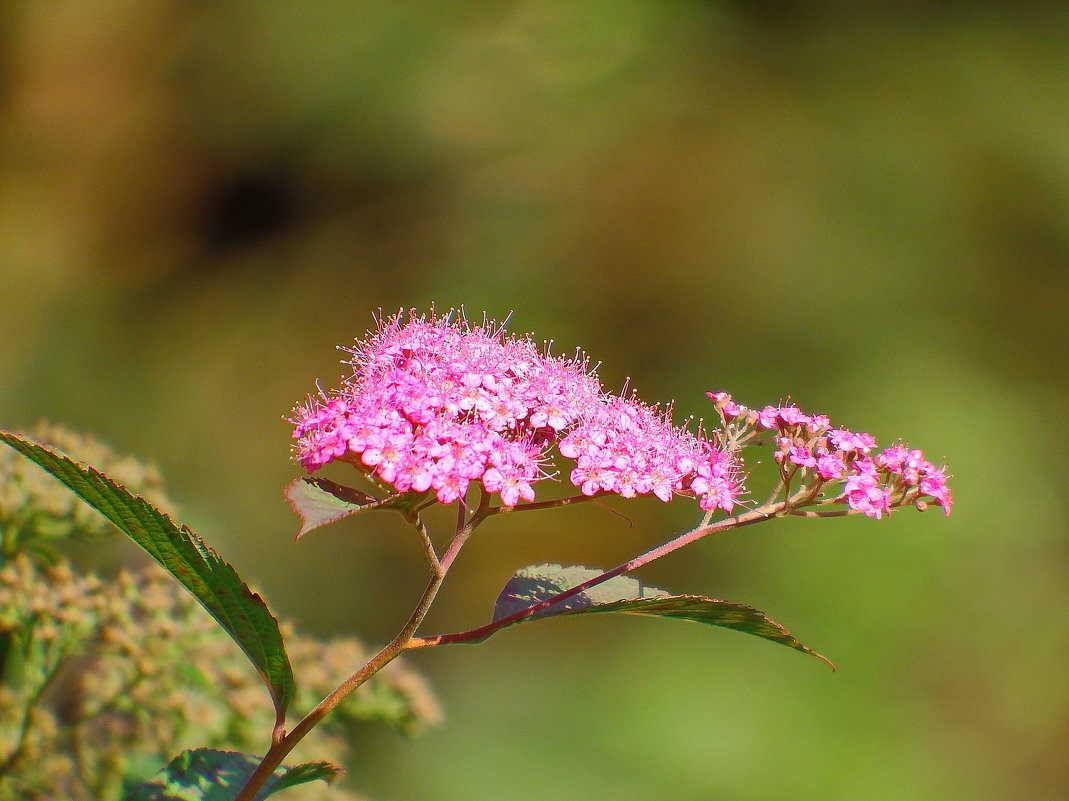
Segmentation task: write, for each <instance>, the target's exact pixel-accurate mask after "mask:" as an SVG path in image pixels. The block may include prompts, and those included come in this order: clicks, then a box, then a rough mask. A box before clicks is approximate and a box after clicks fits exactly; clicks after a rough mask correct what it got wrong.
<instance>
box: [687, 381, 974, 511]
mask: <svg viewBox="0 0 1069 801" xmlns="http://www.w3.org/2000/svg"><path fill="white" fill-rule="evenodd" d="M707 394H708V396H709V398H710V399H711V400H712V401H713V403H714V404H715V405H716V407H717V409H718V410H719V411H720V413H721V415H722V416H723V418H724V420H725V422H728V421H731V422H732V423H733V424H734V425H736V426H742V427H753V428H754V429H756V430H758V431H769V432H774V433H775V442H776V456H775V458H776V462H777V463H779V464H780V465H789V466H793V467H795V468H797V469H798V470H799V471H804V475H803V477H805V476H806V475H807V476H809V477H812V478H813V479H814V480H815V481H817V482H821V483H822V482H842V483H843V488H842V494H841V495H840V496H839V499H840V500H841V501H842V502H844V503H846V504H847V506H849V507H850V508H851V509H853V510H855V511H857V512H862V513H864V514H865V515H867V516H868V517H875V518H879V517H881V516H882V515H884V514H885V513H886V514H889V513H890V511H891V507H892V506H902V505H904V504H906V503H914V504H918V505H922V508H923V504H924V503H925V499H926V498H928V499H931V500H933V501H935V503H937V504H938V505H940V506H942V507H943V511H944V512H945V513H946V514H950V506H951V504H952V502H953V499H952V496H951V492H950V488H949V487H948V486H947V475H946V471H945V469H944V468H942V467H936V466H935V465H933V464H932V463H931V462H928V461H926V460H925V458H924V454H923V453H922V452H921V451H919V450H915V449H914V450H909V449H907V448H906V447H904V446H903V445H894V446H892V447H890V448H885V449H883V450H882V451H880V452H879V453H876V454H875V455H873V452H874V451H875V449H876V439H875V438H874V437H873V436H872V435H870V434H859V433H854V432H852V431H847V430H846V429H842V428H832V427H831V422H830V421H829V420H828V418H827V417H826V416H824V415H822V414H817V415H809V414H805V413H804V412H802V411H801V410H800V409H799V408H798V407H796V406H790V405H785V406H766V407H765V408H764V409H761V410H760V411H753V410H750V409H747V408H746V407H745V406H742V405H740V404H737V403H735V401H733V400H732V398H731V396H730V395H728V394H727V393H726V392H709V393H707Z"/></svg>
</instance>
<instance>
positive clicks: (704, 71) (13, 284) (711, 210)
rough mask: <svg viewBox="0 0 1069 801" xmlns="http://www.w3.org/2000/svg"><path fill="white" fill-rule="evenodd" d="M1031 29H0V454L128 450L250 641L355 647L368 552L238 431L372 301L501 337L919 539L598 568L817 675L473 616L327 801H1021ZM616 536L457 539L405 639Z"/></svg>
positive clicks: (794, 18)
mask: <svg viewBox="0 0 1069 801" xmlns="http://www.w3.org/2000/svg"><path fill="white" fill-rule="evenodd" d="M1067 41H1069V7H1066V6H1065V5H1064V4H1063V3H1026V4H1019V3H996V2H989V3H966V2H920V0H917V1H915V2H907V3H897V4H892V5H890V6H888V7H887V8H881V7H880V6H879V5H878V4H872V5H871V6H870V5H866V4H852V3H842V2H831V1H830V0H829V1H828V2H815V3H809V4H793V3H785V2H759V3H744V2H727V0H725V1H724V2H704V3H700V2H689V1H684V0H666V2H657V3H648V2H635V1H628V0H617V2H608V1H607V0H602V1H600V2H599V1H597V0H589V1H587V0H582V1H580V2H561V1H556V0H539V1H538V2H534V1H533V0H532V1H530V2H517V1H516V0H498V1H497V2H466V3H465V2H459V3H438V2H404V1H403V0H394V1H393V2H388V3H386V2H352V1H347V2H340V1H337V2H335V1H333V0H331V1H325V2H317V3H262V2H253V0H223V1H220V2H195V1H194V0H186V2H172V3H161V2H142V1H141V0H96V2H89V1H87V0H48V1H47V2H45V1H44V0H41V1H40V2H29V1H27V0H5V2H4V3H3V4H0V425H3V426H5V427H15V426H28V425H30V424H32V423H33V422H34V421H35V420H37V419H38V418H42V417H44V418H48V419H50V420H52V421H54V422H63V423H66V424H68V425H70V426H72V427H74V428H76V429H80V430H84V431H89V432H93V433H95V434H97V435H99V436H100V437H102V438H103V439H105V440H106V441H108V442H110V443H111V444H112V445H114V446H115V447H116V448H118V449H119V450H121V451H127V452H133V453H137V454H141V455H144V456H149V457H152V458H154V459H155V460H156V461H157V463H158V464H159V465H160V466H161V468H162V469H163V471H164V473H165V475H166V476H168V478H169V483H170V487H171V490H172V495H174V496H175V497H176V498H177V499H178V500H179V502H180V503H181V504H182V508H183V517H184V519H185V520H186V521H187V522H189V523H190V524H192V525H193V527H194V528H196V529H197V530H199V531H200V532H201V533H203V534H204V535H205V536H206V537H207V538H208V539H209V540H210V541H211V542H213V543H214V544H216V545H217V546H218V547H219V549H220V550H221V551H222V553H223V554H224V556H226V557H227V558H228V559H229V560H230V561H232V562H234V563H235V564H236V565H237V566H238V567H239V568H240V569H241V570H242V572H243V573H245V574H246V575H247V576H248V578H249V579H250V581H252V582H253V583H254V584H255V585H256V586H257V587H258V588H259V589H260V590H261V591H262V592H263V593H264V594H265V595H266V597H267V598H268V599H269V601H270V602H271V604H272V606H273V608H275V609H276V611H277V612H278V613H279V614H281V615H284V616H286V617H289V618H292V619H295V620H296V621H297V622H298V624H299V625H300V626H302V627H303V628H304V629H305V630H307V631H309V632H313V633H320V634H330V633H335V632H356V633H359V634H360V635H362V636H364V637H366V638H369V639H372V640H383V639H385V638H387V637H389V636H391V635H392V633H393V632H395V631H396V629H397V628H398V627H399V626H400V624H401V623H402V622H403V619H404V618H405V617H406V616H407V611H408V608H409V606H410V604H411V603H412V601H413V600H414V598H415V597H416V595H417V594H418V592H419V589H420V588H421V586H422V582H423V578H424V577H423V568H422V566H421V564H420V561H419V548H418V545H417V543H416V541H415V538H414V535H413V534H412V533H411V532H410V531H408V530H406V529H405V527H404V526H403V524H402V523H401V521H400V520H394V519H392V518H390V517H386V516H383V517H377V516H367V517H363V518H360V517H358V518H355V519H350V520H348V521H344V522H342V523H340V524H338V525H336V526H333V527H331V528H328V529H324V530H322V531H319V532H316V534H315V535H314V536H309V537H308V538H307V539H306V540H302V541H301V542H300V543H299V544H297V545H294V543H293V541H292V537H293V533H294V531H295V529H296V523H295V519H294V518H293V517H292V515H291V513H290V511H289V510H288V508H287V507H286V505H285V504H284V503H283V501H282V499H281V490H282V487H283V486H284V484H285V483H286V482H287V481H289V480H290V479H291V478H292V477H294V476H296V475H298V473H299V470H298V469H297V468H296V467H295V466H294V465H293V464H292V463H290V462H289V461H288V455H289V451H288V448H289V433H290V432H289V429H288V427H287V424H286V423H285V422H284V420H283V416H284V415H285V414H287V412H288V411H289V409H290V408H291V407H292V405H293V404H294V403H295V402H296V401H298V400H300V399H301V398H303V396H304V395H305V394H306V393H308V392H310V391H314V388H315V381H316V380H317V379H320V380H321V381H322V382H323V385H324V386H330V385H332V384H333V383H334V382H335V381H336V380H337V378H338V377H339V376H340V375H341V373H342V372H343V368H342V366H341V365H339V363H338V362H339V359H340V358H341V355H342V354H339V353H338V351H336V350H335V346H336V345H337V344H339V343H348V342H351V341H352V339H353V338H354V337H356V336H359V335H361V334H362V333H363V332H364V331H365V330H366V329H367V328H368V327H369V326H370V325H371V323H372V318H371V315H372V313H373V312H374V311H375V310H377V309H379V308H380V307H382V308H384V309H386V310H388V311H389V310H394V309H397V308H399V307H402V306H403V307H410V306H412V307H416V308H421V309H422V308H427V307H428V305H429V304H430V303H431V302H435V303H437V305H438V307H439V308H440V309H444V308H448V307H450V306H455V305H459V304H464V305H465V306H466V308H467V310H468V313H469V315H470V316H473V317H480V316H481V314H482V312H483V311H486V312H488V313H489V314H490V315H492V316H495V317H498V318H499V319H500V318H501V317H503V316H504V315H506V314H508V313H509V312H510V311H511V312H512V313H513V316H512V321H511V327H512V328H513V329H515V330H519V331H532V332H534V334H535V336H536V337H537V338H539V339H553V340H554V342H555V344H554V348H555V350H557V351H558V352H562V351H570V350H572V349H574V348H575V347H577V346H578V347H583V348H584V349H585V350H586V351H587V352H588V353H590V354H591V356H592V357H593V359H594V360H597V361H601V362H603V367H602V369H601V375H602V377H603V379H604V381H605V383H606V384H607V385H608V386H620V385H621V384H622V383H623V381H624V380H625V379H626V378H628V377H630V379H631V382H632V384H633V385H634V386H636V387H637V388H638V389H639V391H640V392H641V394H642V395H643V397H644V398H646V399H647V400H649V401H666V400H668V399H670V398H676V399H677V409H678V411H679V413H680V414H681V415H689V414H693V415H702V414H707V413H708V412H709V407H708V405H707V401H706V399H705V397H704V394H703V393H704V392H705V391H706V390H713V389H726V390H728V391H731V392H732V393H733V394H734V395H735V396H736V398H738V399H739V400H740V401H743V402H746V403H748V404H750V405H756V406H760V405H763V404H764V403H769V402H776V401H778V400H780V399H782V398H785V397H787V396H791V397H792V398H793V399H794V400H795V401H796V402H797V403H798V404H799V405H801V406H803V408H806V409H810V410H812V411H823V412H826V413H828V414H830V415H832V417H833V419H834V420H836V421H837V422H840V423H841V424H843V425H845V426H848V427H852V428H856V429H862V430H868V431H871V432H872V433H874V434H875V435H877V437H878V438H879V439H880V440H881V441H882V442H889V441H891V440H893V439H895V438H897V437H900V436H901V437H905V438H908V439H909V440H911V441H912V442H913V443H914V444H915V445H917V446H919V447H922V448H924V449H925V451H926V452H927V453H928V454H929V456H930V457H932V458H933V459H936V460H941V459H943V458H947V459H949V462H950V465H951V471H952V472H953V473H954V474H955V479H954V488H955V493H956V500H957V505H956V507H955V509H954V514H953V515H952V516H951V517H950V518H949V519H946V520H944V519H943V518H942V516H941V515H940V514H939V513H938V510H933V511H929V512H927V513H925V514H917V513H911V512H908V511H906V512H901V513H897V514H895V515H894V516H893V517H892V518H891V519H890V520H885V521H881V522H874V521H869V520H858V519H855V518H851V519H837V520H831V521H807V520H787V521H776V522H774V523H769V524H766V525H763V526H758V527H754V528H749V529H746V530H744V531H742V532H739V533H737V534H730V535H727V536H725V537H723V538H721V539H719V540H717V541H704V542H702V543H700V544H698V545H697V546H694V547H693V548H691V549H689V550H688V551H683V552H681V553H679V554H676V555H674V556H672V557H670V558H669V559H668V560H666V561H665V562H664V563H663V564H662V563H657V564H655V565H652V566H650V567H649V568H647V569H646V570H644V571H643V574H642V576H641V577H642V578H643V579H645V580H646V581H648V582H650V583H653V584H658V585H661V586H666V587H669V588H671V589H672V590H675V591H680V592H684V591H687V592H696V593H706V594H710V595H714V596H717V597H723V598H729V599H731V600H737V601H743V602H747V603H751V604H753V605H756V606H758V607H759V608H762V609H765V610H767V611H768V612H769V613H770V614H772V615H773V616H774V617H776V618H777V619H778V620H780V621H781V622H782V623H784V624H785V625H787V626H788V627H789V628H790V629H791V630H792V631H793V632H794V633H795V634H796V635H798V636H799V637H801V638H802V639H803V640H804V641H805V642H807V643H808V644H810V645H811V646H813V647H814V648H816V649H817V650H819V651H822V652H823V653H826V654H828V655H829V656H830V657H831V658H832V659H834V660H835V661H836V662H837V664H838V666H839V672H838V673H831V672H829V671H828V670H827V669H826V668H825V667H824V666H823V665H821V664H820V663H819V662H817V661H816V660H810V659H807V658H806V657H804V656H801V655H799V654H797V653H795V652H792V651H789V650H787V649H782V648H777V647H774V646H772V645H770V644H768V643H765V642H763V641H761V640H757V639H755V638H748V637H742V636H739V635H736V634H732V633H730V632H727V631H722V630H716V629H712V630H711V629H706V628H704V627H701V626H695V625H687V624H682V623H666V622H659V621H650V620H642V619H632V618H622V619H620V620H613V619H591V620H562V621H547V622H544V623H540V624H537V625H531V626H529V627H519V628H517V629H514V630H509V631H507V632H504V633H502V634H500V635H498V637H496V638H494V639H492V640H490V641H488V642H487V643H485V644H483V645H480V646H478V647H460V646H458V647H455V648H453V649H448V648H443V649H432V650H430V651H428V652H426V653H420V654H417V655H414V657H413V662H414V663H415V664H416V665H417V666H418V667H420V668H421V669H422V670H424V671H425V672H426V673H427V674H428V675H429V676H430V677H431V679H432V680H433V682H434V683H435V685H436V687H437V688H438V690H439V692H440V694H441V697H442V701H443V704H444V706H445V707H446V709H447V713H448V720H447V722H446V724H445V725H444V726H443V727H442V728H441V729H439V730H436V731H433V732H431V733H430V734H428V735H426V736H424V737H422V738H420V739H418V740H415V741H413V742H405V741H403V740H400V739H398V738H397V737H395V736H393V735H391V734H389V733H388V732H384V731H383V732H379V731H369V733H368V734H367V735H366V738H367V739H366V741H365V742H362V743H358V744H357V746H358V749H359V751H360V753H361V756H360V758H359V760H358V762H357V763H356V764H353V765H351V766H349V767H350V769H351V775H352V778H353V780H354V782H355V783H356V785H357V786H359V787H362V788H364V789H366V790H367V791H368V792H369V793H370V794H373V795H374V796H375V797H377V798H380V799H399V800H400V799H436V800H440V801H454V800H456V801H459V800H460V799H464V801H481V800H482V799H486V800H487V801H489V800H490V799H497V798H501V797H521V798H522V797H535V796H540V795H543V794H546V795H552V796H553V797H554V798H556V799H560V801H572V800H573V799H574V800H575V801H578V799H590V798H611V799H615V800H616V801H631V800H632V799H633V800H634V801H646V799H650V798H670V799H674V801H691V800H693V801H709V800H710V799H731V801H750V800H752V801H765V800H768V799H786V798H790V799H794V800H795V801H808V800H812V801H834V800H836V799H842V800H843V801H847V800H848V801H869V800H870V799H888V801H890V800H891V799H894V801H904V800H905V799H933V798H938V799H968V800H969V801H986V800H987V799H992V800H993V799H1007V798H1013V799H1017V800H1019V801H1031V800H1032V799H1035V801H1040V800H1043V801H1047V800H1049V799H1054V798H1064V797H1067V796H1069V760H1067V759H1066V758H1065V757H1066V753H1067V752H1069V575H1067V571H1069V541H1067V536H1066V535H1067V527H1066V511H1067V510H1066V498H1065V486H1066V480H1067V478H1069V477H1067V475H1066V474H1067V470H1066V467H1067V461H1066V458H1065V446H1066V443H1067V441H1069V437H1067V436H1066V435H1067V425H1066V413H1065V400H1064V399H1065V397H1066V392H1067V389H1069V387H1067V382H1066V370H1065V363H1066V355H1067V346H1069V331H1067V320H1069V314H1067V312H1066V309H1065V304H1066V301H1067V300H1069V47H1066V42H1067ZM335 477H337V476H335ZM617 508H618V510H619V511H621V512H623V513H624V514H625V515H626V519H623V518H622V517H620V516H618V515H614V514H611V513H610V512H608V511H605V510H604V509H598V508H595V507H578V508H571V509H566V510H558V511H555V512H547V513H539V514H531V515H524V516H522V517H518V518H504V519H500V520H497V521H494V523H493V524H492V525H488V526H486V527H485V528H484V529H481V530H480V532H479V535H478V537H477V538H476V541H474V542H473V543H472V544H471V545H470V546H469V548H468V550H467V551H466V552H465V554H464V556H463V558H462V559H461V562H460V563H459V564H458V566H457V568H456V571H455V574H454V575H453V576H452V577H451V578H450V580H449V583H448V584H447V585H446V588H445V592H444V595H443V597H442V600H441V602H440V606H439V607H438V608H436V610H435V611H434V614H433V616H432V619H431V620H430V622H429V625H428V630H429V631H436V630H439V631H440V630H453V629H459V628H468V627H470V626H472V625H476V624H479V623H481V622H483V621H484V620H486V618H487V616H488V614H489V611H490V608H491V605H492V600H493V598H494V596H495V595H496V593H497V590H498V589H499V588H500V586H501V585H502V583H503V582H504V580H505V579H506V578H507V576H508V575H509V573H510V572H511V571H512V570H513V569H514V568H516V567H520V566H522V565H525V564H531V563H536V562H543V561H560V562H566V563H583V564H589V565H595V566H604V567H608V566H611V565H614V564H616V563H618V562H619V561H622V560H623V559H626V558H627V557H629V556H631V555H633V554H634V553H636V552H638V551H640V550H644V549H646V548H647V547H650V546H652V545H654V544H657V543H659V542H661V541H663V540H664V539H667V538H668V537H669V536H670V535H671V534H672V533H674V532H677V531H679V530H682V529H683V528H684V527H687V526H689V525H690V524H692V523H693V522H694V521H695V519H696V517H697V515H696V511H695V509H694V508H693V505H692V504H689V503H688V502H686V501H677V502H676V503H675V504H672V505H669V506H665V505H662V504H660V503H658V502H656V501H652V500H646V501H634V502H631V503H622V504H617ZM124 548H125V544H124V543H115V544H113V545H112V546H110V550H109V551H108V554H109V556H108V558H109V559H115V560H122V559H127V558H133V557H132V555H131V551H127V550H124ZM265 736H266V733H265Z"/></svg>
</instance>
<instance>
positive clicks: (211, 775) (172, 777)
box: [126, 748, 342, 801]
mask: <svg viewBox="0 0 1069 801" xmlns="http://www.w3.org/2000/svg"><path fill="white" fill-rule="evenodd" d="M259 764H260V760H259V759H258V758H256V757H254V756H250V755H249V754H237V753H234V752H231V751H214V750H212V749H210V748H198V749H196V750H194V751H185V752H183V753H181V754H179V755H178V756H176V757H175V758H174V759H173V760H171V762H170V764H168V765H167V767H166V768H164V769H163V770H161V771H160V772H159V773H158V774H157V775H156V776H154V777H152V779H150V780H149V781H147V782H143V783H142V784H140V785H138V786H137V787H134V788H132V790H131V791H130V792H129V793H128V794H127V795H126V801H232V799H233V798H234V795H235V794H236V793H237V791H238V790H240V789H241V787H242V785H244V784H245V782H246V781H247V780H248V778H249V776H251V775H252V772H253V771H254V770H256V767H257V765H259ZM341 772H342V771H341V768H338V767H337V766H335V765H330V764H328V763H326V762H310V763H306V764H303V765H298V766H296V767H293V768H286V767H282V768H278V769H277V770H276V771H275V774H274V777H273V778H272V779H271V780H269V781H268V782H267V784H266V785H265V786H264V789H263V790H262V791H261V792H260V793H258V794H257V795H256V801H261V799H264V798H267V797H268V796H271V795H274V794H275V793H277V792H279V791H280V790H285V789H286V788H288V787H294V786H296V785H298V784H304V783H305V782H310V781H314V780H316V779H322V780H323V781H325V782H327V783H328V784H330V783H331V782H333V781H334V780H335V779H336V778H337V777H338V776H339V775H340V774H341Z"/></svg>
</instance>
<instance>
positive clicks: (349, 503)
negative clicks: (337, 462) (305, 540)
mask: <svg viewBox="0 0 1069 801" xmlns="http://www.w3.org/2000/svg"><path fill="white" fill-rule="evenodd" d="M423 497H424V493H395V494H393V495H389V496H387V497H385V498H376V497H375V496H373V495H368V494H367V493H366V492H361V491H360V490H358V489H353V488H352V487H347V486H345V485H344V484H338V483H336V482H334V481H331V480H330V479H326V478H313V477H311V476H303V477H302V478H298V479H294V480H293V481H291V482H290V483H289V484H288V485H287V486H286V500H288V501H289V502H290V507H292V509H293V511H294V512H296V514H297V516H298V517H299V518H301V530H300V531H298V532H297V536H296V537H295V539H300V538H301V537H303V536H304V535H305V534H307V533H308V532H309V531H311V530H312V529H316V528H319V527H320V526H325V525H327V524H328V523H334V522H337V521H338V520H341V519H343V518H346V517H348V516H349V515H354V514H356V513H357V512H366V511H369V510H371V509H394V510H397V511H399V512H401V513H402V514H405V513H408V512H409V511H410V510H411V509H412V508H413V507H414V506H415V505H416V504H417V503H418V502H419V501H420V500H422V498H423Z"/></svg>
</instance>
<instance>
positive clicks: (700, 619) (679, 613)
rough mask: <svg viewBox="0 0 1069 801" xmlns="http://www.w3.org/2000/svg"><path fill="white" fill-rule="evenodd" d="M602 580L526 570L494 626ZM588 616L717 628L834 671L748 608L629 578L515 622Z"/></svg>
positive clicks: (513, 583) (508, 589) (502, 601)
mask: <svg viewBox="0 0 1069 801" xmlns="http://www.w3.org/2000/svg"><path fill="white" fill-rule="evenodd" d="M601 574H602V571H600V570H593V569H591V568H587V567H582V566H578V565H573V566H571V567H562V566H561V565H551V564H545V565H533V566H531V567H525V568H523V569H522V570H519V571H517V572H516V573H515V574H514V575H513V577H512V578H511V579H509V581H508V583H506V584H505V587H504V589H503V590H502V591H501V594H500V595H499V596H498V599H497V603H496V604H495V606H494V620H495V621H503V620H505V619H506V618H508V617H510V616H511V615H515V614H517V613H520V612H522V611H523V610H524V609H527V608H529V607H530V606H532V605H534V604H538V603H541V602H543V601H548V600H550V599H552V598H553V597H555V596H556V595H559V594H560V593H562V592H564V591H565V590H567V589H570V588H571V587H575V586H577V585H579V584H581V583H583V582H584V581H588V580H590V579H592V578H595V577H597V576H599V575H601ZM589 612H621V613H624V614H631V615H650V616H653V617H665V618H676V619H679V620H691V621H694V622H696V623H704V624H706V625H709V626H721V627H723V628H728V629H733V630H735V631H741V632H743V633H744V634H752V635H754V636H755V637H762V638H763V639H766V640H771V641H772V642H776V643H779V644H781V645H786V646H788V647H790V648H794V649H795V650H798V651H801V652H803V653H806V654H810V655H811V656H815V657H816V658H817V659H820V660H822V661H823V662H826V663H827V664H828V665H830V666H831V667H832V668H833V669H834V667H835V666H834V665H832V663H831V662H830V661H829V660H828V659H827V658H826V657H824V656H821V655H820V654H818V653H817V652H816V651H813V650H812V649H811V648H809V647H807V646H806V645H803V644H802V643H801V642H799V641H798V640H797V639H795V638H794V637H793V636H792V635H791V633H790V632H789V631H787V629H785V628H784V627H783V626H781V625H780V624H779V623H777V622H776V621H774V620H772V618H770V617H768V616H766V615H765V614H764V612H761V611H759V610H757V609H754V608H753V607H750V606H744V605H742V604H736V603H731V602H729V601H719V600H716V599H715V598H707V597H705V596H703V595H670V594H669V593H668V592H667V591H665V590H661V589H657V588H656V587H648V586H646V585H644V584H642V583H641V582H639V581H637V580H636V579H633V578H630V577H628V576H617V577H615V578H612V579H609V580H608V581H604V582H602V583H600V584H596V585H594V586H592V587H589V588H588V589H586V590H584V591H583V592H580V593H577V594H575V595H573V596H570V597H569V598H566V599H565V600H563V601H561V602H560V603H558V604H554V605H552V606H548V607H546V608H544V609H540V610H539V611H537V612H535V613H533V614H531V615H527V616H525V617H520V618H518V619H517V620H516V621H514V622H515V623H520V622H523V621H524V620H532V619H534V618H544V617H556V616H560V615H576V614H585V613H589Z"/></svg>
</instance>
